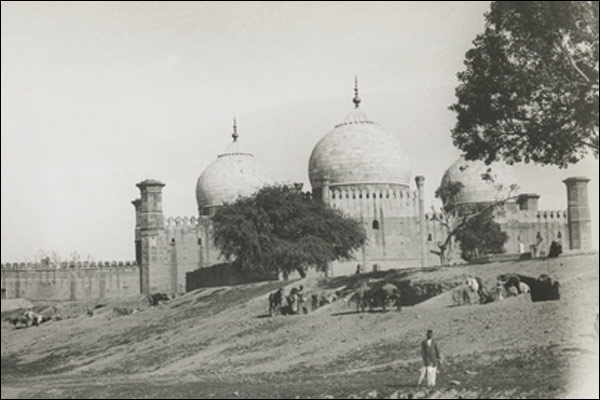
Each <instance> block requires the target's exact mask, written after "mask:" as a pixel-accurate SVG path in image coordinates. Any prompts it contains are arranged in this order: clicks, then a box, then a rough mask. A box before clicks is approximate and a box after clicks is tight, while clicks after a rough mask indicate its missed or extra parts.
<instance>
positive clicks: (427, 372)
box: [419, 366, 437, 386]
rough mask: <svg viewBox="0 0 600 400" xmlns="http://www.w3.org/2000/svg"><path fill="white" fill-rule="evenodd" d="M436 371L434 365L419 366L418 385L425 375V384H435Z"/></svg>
mask: <svg viewBox="0 0 600 400" xmlns="http://www.w3.org/2000/svg"><path fill="white" fill-rule="evenodd" d="M436 373H437V368H436V367H425V366H424V367H422V368H421V376H420V377H419V386H420V385H421V382H423V379H424V378H425V377H427V386H435V375H436Z"/></svg>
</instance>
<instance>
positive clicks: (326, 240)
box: [212, 186, 366, 276]
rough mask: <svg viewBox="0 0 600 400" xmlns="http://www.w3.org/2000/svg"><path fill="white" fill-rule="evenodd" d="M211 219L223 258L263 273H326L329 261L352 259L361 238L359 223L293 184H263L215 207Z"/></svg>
mask: <svg viewBox="0 0 600 400" xmlns="http://www.w3.org/2000/svg"><path fill="white" fill-rule="evenodd" d="M212 221H213V238H214V244H215V246H216V247H217V248H218V249H219V250H220V251H221V253H222V254H223V256H225V257H226V258H227V259H228V260H235V262H238V263H240V264H241V266H242V268H248V269H260V270H263V271H264V272H266V273H274V272H277V273H279V272H284V273H290V272H292V271H298V272H299V273H300V275H301V276H304V275H305V272H306V270H307V268H309V267H314V268H317V269H318V270H321V271H325V270H326V269H327V265H328V263H329V262H331V261H334V260H337V259H344V260H348V259H351V258H352V255H351V253H352V250H354V249H357V248H359V247H360V246H362V245H363V244H364V242H365V240H366V235H365V232H364V229H363V228H362V226H361V225H360V223H359V222H358V221H356V220H354V219H352V218H350V217H347V216H345V215H343V214H342V213H341V212H340V211H338V210H335V209H333V208H330V207H329V206H327V205H325V204H324V203H322V202H320V201H317V200H313V199H312V198H311V196H310V195H308V194H307V193H302V192H301V190H300V189H299V188H298V187H295V188H294V187H289V186H270V187H266V188H263V189H261V190H260V191H259V192H257V193H256V194H255V195H254V196H252V197H247V198H240V199H238V200H237V201H236V202H234V203H232V204H226V205H224V206H222V207H220V208H219V209H218V210H217V211H216V213H215V215H214V216H213V217H212Z"/></svg>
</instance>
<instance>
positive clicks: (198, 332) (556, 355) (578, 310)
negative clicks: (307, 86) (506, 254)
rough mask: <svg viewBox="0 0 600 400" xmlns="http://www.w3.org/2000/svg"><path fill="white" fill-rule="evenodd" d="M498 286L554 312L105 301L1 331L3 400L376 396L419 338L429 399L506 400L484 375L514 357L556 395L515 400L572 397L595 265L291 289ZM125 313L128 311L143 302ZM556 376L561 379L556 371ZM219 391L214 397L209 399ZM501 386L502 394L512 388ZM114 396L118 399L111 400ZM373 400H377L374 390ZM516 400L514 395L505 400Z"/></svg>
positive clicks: (456, 272) (199, 299) (252, 293)
mask: <svg viewBox="0 0 600 400" xmlns="http://www.w3.org/2000/svg"><path fill="white" fill-rule="evenodd" d="M508 272H514V273H520V274H524V275H528V276H532V277H538V276H539V275H540V274H543V273H546V274H549V275H551V276H552V277H553V278H555V279H559V280H560V281H561V284H562V292H561V294H562V297H561V300H560V301H550V302H539V303H532V302H531V301H529V300H528V299H526V298H524V297H521V298H512V299H508V300H505V301H502V302H497V303H492V304H488V305H477V306H463V307H447V305H448V304H449V303H448V301H447V299H444V297H443V296H448V294H446V293H443V294H441V295H440V296H439V297H437V298H435V297H434V298H432V299H429V300H428V301H426V302H423V303H421V304H417V305H415V306H412V307H405V308H404V309H403V310H402V311H401V312H395V311H394V312H388V313H371V314H369V313H365V314H356V313H355V312H354V310H355V308H354V305H353V304H347V303H345V302H344V301H338V302H336V303H333V304H331V305H329V306H326V307H323V308H321V309H319V310H317V311H316V312H314V313H309V314H308V315H301V316H287V317H286V316H277V317H274V318H269V317H267V316H266V315H265V314H266V311H267V300H266V299H267V295H268V293H270V292H272V291H273V290H275V289H276V288H277V287H279V286H281V285H282V283H280V282H270V283H257V284H250V285H242V286H236V287H223V288H211V289H203V290H197V291H194V292H191V293H188V294H186V295H184V296H181V297H179V298H177V299H175V300H172V301H171V302H169V303H168V304H166V305H163V306H160V307H156V308H148V307H142V311H141V312H138V313H136V314H133V315H128V316H121V317H118V316H115V315H114V313H113V312H112V309H113V308H114V307H116V306H117V305H119V304H122V303H123V302H119V301H112V302H110V303H109V304H107V305H106V306H105V307H103V308H100V309H98V310H96V313H95V315H94V316H93V317H88V316H85V315H82V316H79V317H77V318H72V319H68V320H64V321H60V322H51V323H48V324H45V325H42V327H40V328H29V329H20V330H15V329H13V328H12V327H9V326H8V325H7V324H5V323H4V322H3V324H2V351H1V354H2V382H3V383H2V386H3V389H2V390H3V396H2V397H3V398H4V397H5V394H7V395H9V396H17V395H18V396H27V395H35V394H37V395H40V393H42V394H43V395H44V396H48V397H55V396H54V395H52V393H50V392H47V391H43V390H41V388H38V389H40V390H39V391H38V392H36V390H35V388H34V389H32V388H28V389H27V390H25V389H23V391H20V389H19V387H20V384H21V383H22V382H23V381H24V380H25V379H26V378H27V377H32V376H38V377H39V379H40V382H45V383H44V385H45V386H44V388H45V387H46V386H47V385H50V383H49V382H50V380H51V381H52V382H54V384H58V383H56V382H59V383H60V382H62V383H61V384H60V385H59V386H60V388H61V389H60V390H59V391H58V392H57V393H56V397H58V396H65V395H67V394H72V395H77V396H84V397H86V396H98V392H95V391H94V390H93V388H94V387H95V384H97V383H98V382H99V381H101V380H102V379H107V377H110V382H111V383H112V384H113V385H114V387H115V388H118V387H119V382H121V383H122V384H123V385H127V383H131V382H145V383H148V384H151V385H158V388H156V389H155V390H153V391H151V392H149V393H148V396H149V397H155V395H160V393H161V390H160V388H161V387H162V388H166V387H170V386H169V385H171V384H174V383H177V385H178V387H181V388H182V389H181V390H182V391H181V394H183V395H185V389H184V387H185V385H188V384H189V385H193V384H194V382H198V381H203V382H204V386H203V388H204V389H202V390H205V389H206V388H207V387H211V384H215V385H216V386H215V387H216V388H215V389H214V391H215V393H216V394H218V395H221V396H223V395H224V392H222V391H221V392H219V388H221V389H223V388H227V389H230V388H231V387H232V386H231V384H230V383H229V381H228V379H231V380H233V381H234V382H236V384H238V385H240V388H243V389H244V390H247V393H242V396H245V395H249V396H251V395H252V390H253V389H252V388H253V387H254V386H253V385H255V384H256V382H257V381H256V380H257V379H258V380H259V381H260V380H261V379H262V382H263V383H262V384H261V387H263V389H261V390H267V389H265V388H268V387H271V386H272V388H271V389H268V390H270V392H269V393H268V395H269V396H272V397H279V395H278V393H280V392H278V390H279V389H277V387H278V386H277V384H275V383H274V382H277V380H278V379H283V378H277V377H280V376H282V374H283V376H285V377H286V378H285V379H283V380H282V381H281V382H283V383H285V387H287V388H288V390H287V391H283V392H282V393H281V394H282V395H284V394H285V395H290V393H289V388H290V387H294V383H293V380H294V379H295V378H296V377H303V380H304V381H310V379H315V380H316V381H315V382H316V383H315V384H314V385H313V389H314V388H317V387H319V388H320V389H319V390H321V392H318V393H314V395H315V396H318V395H323V394H325V393H328V392H326V390H328V388H329V387H330V386H331V387H332V388H333V387H335V384H334V383H333V382H338V381H339V382H340V384H339V385H340V386H339V390H338V392H337V393H341V394H342V395H343V394H344V393H346V395H347V393H349V392H347V390H359V388H356V387H355V386H354V384H353V383H350V381H353V380H354V378H352V379H349V377H356V376H359V375H360V376H363V377H364V376H371V379H370V381H369V382H374V383H376V382H377V381H378V380H379V379H383V377H386V376H391V375H396V374H398V373H404V374H405V375H406V379H409V381H412V380H414V375H415V374H416V372H415V368H418V361H419V355H418V344H419V341H420V340H421V339H422V337H423V335H424V332H425V330H426V329H433V330H434V332H435V334H436V338H437V340H438V343H439V345H440V347H441V351H442V352H443V354H444V357H445V359H446V360H447V367H446V368H447V369H446V370H445V373H444V372H442V374H441V375H440V385H442V386H443V385H446V386H447V385H450V384H449V382H450V380H458V381H460V384H461V385H464V383H465V381H469V382H471V381H473V383H472V385H474V387H478V388H479V389H478V390H480V391H478V392H473V393H471V395H469V394H468V393H466V394H465V393H462V394H460V393H459V394H457V395H461V396H466V397H470V396H471V397H476V396H480V395H482V393H483V392H482V391H484V390H487V388H488V387H491V386H485V385H487V384H488V383H490V382H491V383H490V384H491V385H492V386H493V387H492V390H493V391H494V392H493V393H492V392H489V393H487V394H486V395H490V396H492V397H495V396H496V397H497V396H503V395H506V393H505V392H503V390H508V389H507V388H503V387H502V385H501V386H498V387H497V388H496V386H495V385H498V384H499V383H498V382H500V383H502V379H505V380H507V382H508V379H509V378H507V377H505V378H502V379H500V381H498V379H499V377H498V376H495V375H494V374H501V373H503V371H511V368H513V367H514V368H516V371H517V372H518V369H519V367H518V363H519V362H520V363H523V360H524V359H523V357H526V359H527V360H528V361H527V362H526V364H527V363H528V362H532V363H535V364H536V368H538V367H539V368H538V369H539V371H538V369H536V371H538V372H539V374H540V376H539V379H541V380H544V379H546V378H544V376H546V377H548V376H551V374H550V373H549V372H548V368H547V367H544V366H545V365H547V364H548V365H555V368H556V371H554V373H556V374H558V375H557V377H558V378H560V381H557V379H558V378H556V379H554V383H549V384H545V383H544V385H546V386H547V387H545V388H539V390H537V389H536V388H535V387H533V386H532V384H534V383H535V382H536V381H535V380H533V379H532V377H533V375H530V376H529V380H530V381H531V382H530V383H527V382H523V383H522V385H521V386H519V387H520V389H519V387H517V389H518V390H520V392H519V393H520V395H524V396H529V395H539V394H546V395H548V394H549V395H552V396H560V395H564V394H567V393H572V391H573V390H574V389H577V388H579V389H581V388H582V384H581V382H579V381H577V379H581V378H582V377H585V376H586V375H582V374H581V373H578V372H579V371H580V370H578V369H575V367H574V365H575V366H576V365H582V364H581V363H582V362H583V361H582V360H583V359H585V360H588V359H589V360H592V361H593V359H594V357H595V360H596V361H595V363H596V364H595V365H596V367H595V368H596V370H597V365H598V364H597V354H598V353H597V352H598V347H597V343H598V341H597V338H594V337H593V322H594V318H595V315H596V312H597V310H598V256H597V255H587V256H573V257H563V258H559V259H556V260H551V261H547V260H534V261H527V262H517V263H498V264H488V265H479V266H460V267H452V268H444V269H437V270H429V271H418V270H413V271H399V272H393V271H392V272H382V273H378V274H376V275H373V274H369V275H365V276H362V277H359V276H352V277H345V278H341V277H340V278H333V279H331V280H329V281H327V282H321V283H320V286H318V283H317V282H316V281H315V280H305V281H303V282H293V283H290V285H298V284H303V285H304V286H305V288H306V289H305V290H307V291H310V290H316V289H323V288H333V287H341V286H352V285H356V284H358V283H359V282H360V280H361V279H365V278H366V277H370V278H371V279H384V280H389V281H394V280H395V279H396V280H398V279H404V280H410V281H412V282H432V283H440V284H441V283H443V284H446V283H448V282H458V281H462V279H463V277H464V276H466V275H476V276H479V277H481V278H482V279H483V280H484V281H485V282H486V284H492V283H493V282H494V281H495V278H496V276H497V275H499V274H501V273H508ZM136 301H138V302H139V304H140V306H141V304H142V300H140V299H137V300H136ZM127 302H128V304H129V305H130V306H131V305H135V304H136V303H135V301H133V300H127ZM582 357H583V358H582ZM586 357H587V358H586ZM590 357H591V358H590ZM589 360H588V361H589ZM513 363H516V364H515V365H516V366H514V365H512V364H513ZM545 363H547V364H545ZM557 363H558V364H557ZM538 364H539V365H538ZM503 365H505V367H502V366H503ZM558 365H561V366H562V367H561V368H564V370H562V371H559V369H558ZM466 368H472V369H476V370H480V372H478V375H479V377H480V378H481V377H482V376H483V375H485V374H484V372H485V371H487V370H488V369H489V372H487V373H486V374H487V375H489V376H487V375H486V378H485V379H483V378H481V379H476V378H474V377H473V376H471V375H469V376H466V377H465V375H464V370H465V369H466ZM521 368H523V367H521ZM442 371H444V370H442ZM544 371H545V372H544ZM544 373H545V375H544ZM570 373H573V374H574V375H573V376H571V375H570ZM108 374H110V375H108ZM390 374H391V375H390ZM482 374H483V375H482ZM532 374H533V372H532ZM521 375H522V373H521V374H518V373H516V372H515V375H514V379H517V380H518V379H519V377H520V376H521ZM242 376H247V377H248V379H249V381H248V382H249V383H248V384H246V385H245V384H244V383H243V382H244V380H243V379H241V378H240V377H242ZM596 376H597V374H596ZM257 377H261V378H260V379H259V378H257ZM452 377H455V378H456V377H458V379H451V378H452ZM511 379H512V378H511ZM69 382H70V383H69ZM73 382H88V385H87V386H86V387H88V389H89V391H82V387H83V386H85V385H83V383H81V384H76V385H73V384H72V383H73ZM159 382H165V383H164V384H159ZM166 382H168V383H169V384H167V383H166ZM209 382H210V384H209ZM215 382H216V383H215ZM219 382H225V383H223V385H219ZM252 382H254V383H252ZM319 382H320V383H319ZM341 382H346V383H345V384H342V383H341ZM357 382H360V380H358V381H357ZM486 382H487V383H486ZM544 382H545V381H544ZM596 382H597V381H596ZM319 384H321V386H319ZM365 384H367V383H365ZM61 385H62V386H61ZM82 385H83V386H82ZM244 385H245V386H244ZM269 385H271V386H269ZM510 385H513V386H514V385H515V383H514V382H512V381H511V383H510ZM537 385H538V386H539V384H537ZM552 385H555V387H551V386H552ZM128 387H129V386H128ZM302 387H303V388H304V389H303V390H304V392H302V391H299V392H298V393H305V395H310V393H312V392H310V391H308V392H306V390H308V388H305V387H304V385H303V386H302ZM105 389H106V388H105ZM459 389H460V390H464V389H463V388H455V391H456V390H459ZM551 389H552V390H551ZM10 390H12V392H11V391H10ZM115 390H116V389H115ZM123 390H124V389H123V388H121V391H119V392H117V393H121V394H123V393H124V392H123ZM190 390H191V389H190ZM257 390H258V389H257ZM315 390H316V389H315ZM332 390H333V389H332ZM379 390H380V394H381V392H382V389H381V388H380V389H379ZM402 390H404V389H402V388H401V390H400V391H402ZM411 390H412V389H411ZM447 390H450V389H449V388H447ZM453 390H454V389H453ZM596 390H597V383H596ZM234 391H235V390H231V391H230V394H231V393H234ZM383 392H389V393H391V392H392V388H386V387H385V386H384V389H383ZM107 393H110V392H107ZM168 393H171V394H173V393H172V392H168ZM177 393H179V392H177ZM197 393H198V392H197ZM199 393H202V392H199ZM448 393H450V392H448ZM448 393H446V394H448ZM457 393H458V392H457ZM531 393H533V394H531ZM209 394H211V393H205V395H206V396H208V395H209ZM263 394H264V393H263ZM132 395H133V394H132ZM139 395H140V393H135V396H139ZM162 395H165V393H162ZM254 395H257V394H256V393H255V394H254ZM258 395H260V393H258ZM386 395H387V394H386ZM516 395H518V393H517V394H515V393H512V394H511V395H510V396H513V397H514V396H516ZM237 396H240V394H239V393H238V395H237ZM237 396H234V397H237ZM169 397H172V396H169ZM174 397H178V396H174Z"/></svg>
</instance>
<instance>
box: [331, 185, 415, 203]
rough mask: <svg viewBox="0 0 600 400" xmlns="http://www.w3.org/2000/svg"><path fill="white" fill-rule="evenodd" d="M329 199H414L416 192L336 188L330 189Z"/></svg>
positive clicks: (407, 190)
mask: <svg viewBox="0 0 600 400" xmlns="http://www.w3.org/2000/svg"><path fill="white" fill-rule="evenodd" d="M329 192H330V199H331V200H342V199H348V200H349V199H354V200H356V199H398V200H403V199H416V198H417V197H418V196H417V192H416V191H413V190H409V189H383V190H377V189H375V190H369V189H364V188H353V187H343V188H336V187H330V189H329Z"/></svg>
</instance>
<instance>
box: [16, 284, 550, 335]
mask: <svg viewBox="0 0 600 400" xmlns="http://www.w3.org/2000/svg"><path fill="white" fill-rule="evenodd" d="M525 280H528V282H529V283H527V282H525ZM527 294H528V295H530V297H531V300H532V301H543V300H558V299H560V283H559V282H558V281H554V280H552V279H551V278H550V277H549V276H548V275H545V274H544V275H541V276H540V277H539V278H538V279H534V278H528V277H523V276H520V275H517V274H505V275H500V276H499V277H498V279H497V284H496V286H495V287H494V288H493V289H491V290H488V289H487V288H486V287H485V285H484V283H483V281H482V280H481V278H479V277H473V276H469V277H467V278H466V281H463V283H462V284H459V285H458V286H457V287H456V288H455V289H454V290H453V293H452V298H453V301H454V304H455V305H463V304H486V303H490V302H493V301H498V300H502V299H504V298H506V297H511V296H519V295H527ZM339 299H344V301H346V302H355V303H356V312H357V313H358V312H365V311H366V310H368V311H369V312H372V311H374V310H375V309H376V308H381V309H382V310H383V311H384V312H385V311H387V309H388V308H389V307H395V308H396V310H398V311H400V310H401V309H402V305H403V295H402V291H401V290H400V289H399V288H398V287H397V286H396V285H394V284H393V283H389V282H384V281H370V280H369V279H367V280H364V281H362V282H361V283H360V285H359V286H357V287H356V286H355V287H354V288H350V289H348V288H343V289H338V290H329V291H327V290H320V291H313V292H309V293H305V291H304V287H303V286H302V285H300V286H298V287H292V288H291V289H290V290H289V292H287V293H286V290H285V289H284V288H283V287H281V288H279V289H277V290H276V291H275V292H272V293H270V294H269V295H268V301H269V316H274V315H277V314H280V315H296V314H307V313H308V312H309V307H310V310H311V311H315V310H317V309H318V308H320V307H323V306H325V305H327V304H331V303H333V302H335V301H337V300H339ZM169 300H171V296H168V295H166V294H164V293H158V294H153V295H151V296H148V301H149V303H150V305H151V306H158V305H160V304H161V303H163V302H168V301H169ZM404 303H405V304H409V303H408V302H407V301H405V302H404ZM98 307H103V305H102V306H96V308H98ZM138 311H140V309H135V310H129V309H121V308H117V309H115V310H114V312H115V313H117V314H118V315H119V316H124V315H129V314H133V313H136V312H138ZM87 314H88V316H93V315H94V310H90V309H89V308H88V311H87ZM61 319H62V318H61V316H60V314H59V313H58V311H57V308H56V306H53V307H49V308H47V309H44V310H42V311H40V312H39V313H38V312H35V311H33V309H27V310H25V311H24V312H23V313H21V314H17V315H16V316H10V317H8V318H6V320H7V321H8V322H9V323H11V324H13V325H14V326H15V327H17V328H25V327H31V326H39V325H40V324H42V323H44V322H47V321H59V320H61Z"/></svg>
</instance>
